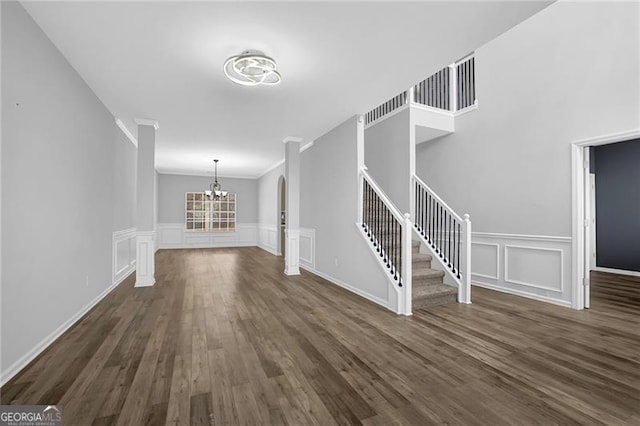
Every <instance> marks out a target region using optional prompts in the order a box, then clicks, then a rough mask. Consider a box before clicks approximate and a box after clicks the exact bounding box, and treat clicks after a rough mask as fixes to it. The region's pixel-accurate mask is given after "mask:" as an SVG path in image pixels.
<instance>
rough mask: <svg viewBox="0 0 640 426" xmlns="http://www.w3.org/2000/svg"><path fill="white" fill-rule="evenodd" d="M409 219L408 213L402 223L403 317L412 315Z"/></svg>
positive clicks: (401, 310)
mask: <svg viewBox="0 0 640 426" xmlns="http://www.w3.org/2000/svg"><path fill="white" fill-rule="evenodd" d="M412 226H413V225H412V224H411V217H410V215H409V213H405V214H404V221H403V223H402V253H403V255H402V291H401V293H400V294H401V296H400V297H401V300H402V302H401V307H400V312H399V313H401V314H403V315H411V314H412V307H411V301H412V295H411V291H412V283H411V274H412V271H411V263H412V257H413V253H412V251H413V250H412V248H411V233H412V232H413V231H412V229H411V227H412Z"/></svg>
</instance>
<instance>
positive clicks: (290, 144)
mask: <svg viewBox="0 0 640 426" xmlns="http://www.w3.org/2000/svg"><path fill="white" fill-rule="evenodd" d="M283 142H284V159H285V179H286V185H287V190H286V198H287V201H286V205H287V207H286V208H287V218H286V221H285V223H286V225H285V229H284V234H285V250H284V252H285V256H284V273H285V274H287V275H300V143H301V142H302V139H300V138H293V137H288V138H286V139H285V140H284V141H283Z"/></svg>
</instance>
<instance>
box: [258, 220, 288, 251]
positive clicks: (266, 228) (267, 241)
mask: <svg viewBox="0 0 640 426" xmlns="http://www.w3.org/2000/svg"><path fill="white" fill-rule="evenodd" d="M256 228H257V234H256V245H257V246H258V247H260V248H261V249H262V250H265V251H268V252H269V253H271V254H273V255H274V256H280V255H281V253H280V252H279V251H278V238H279V237H278V233H279V232H280V227H279V226H278V225H272V224H266V223H258V224H257V225H256ZM282 244H284V241H282Z"/></svg>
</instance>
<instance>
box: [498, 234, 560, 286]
mask: <svg viewBox="0 0 640 426" xmlns="http://www.w3.org/2000/svg"><path fill="white" fill-rule="evenodd" d="M562 257H563V256H562V250H560V249H550V248H539V247H526V246H511V245H505V246H504V258H505V265H504V277H505V278H504V280H505V281H506V282H508V283H513V284H521V285H526V286H529V287H534V288H540V289H543V290H551V291H557V292H560V293H562V287H563V280H564V278H563V276H562V275H563V274H562V260H563V259H562Z"/></svg>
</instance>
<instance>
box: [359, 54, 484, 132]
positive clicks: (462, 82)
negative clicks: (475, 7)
mask: <svg viewBox="0 0 640 426" xmlns="http://www.w3.org/2000/svg"><path fill="white" fill-rule="evenodd" d="M476 103H477V100H476V84H475V52H471V53H470V54H469V55H466V56H465V57H463V58H462V59H460V60H459V61H456V62H454V63H453V64H450V65H448V66H446V67H444V68H442V69H441V70H439V71H437V72H435V73H434V74H432V75H431V76H429V77H427V78H425V79H424V80H422V81H420V82H418V83H417V84H415V85H413V86H412V87H411V88H409V89H408V90H405V91H403V92H400V93H399V94H397V95H396V96H394V97H393V98H391V99H389V100H388V101H386V102H384V103H382V104H380V105H378V106H377V107H375V108H373V109H372V110H370V111H369V112H367V113H366V114H364V119H365V125H366V126H369V125H371V124H372V123H375V122H377V121H378V120H382V119H384V118H385V117H387V116H390V115H392V114H394V113H395V111H397V110H400V109H401V108H403V107H404V106H405V105H423V106H429V107H431V108H436V109H439V110H441V111H443V112H447V113H449V114H455V113H456V112H458V111H462V110H464V109H467V108H469V107H472V106H474V105H476Z"/></svg>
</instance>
